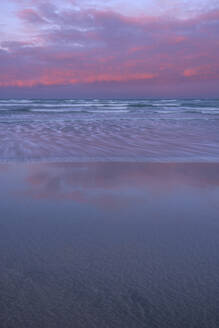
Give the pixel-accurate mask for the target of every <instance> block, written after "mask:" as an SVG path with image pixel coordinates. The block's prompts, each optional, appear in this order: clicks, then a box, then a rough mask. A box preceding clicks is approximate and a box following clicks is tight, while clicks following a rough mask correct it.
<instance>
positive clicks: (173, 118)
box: [0, 99, 219, 162]
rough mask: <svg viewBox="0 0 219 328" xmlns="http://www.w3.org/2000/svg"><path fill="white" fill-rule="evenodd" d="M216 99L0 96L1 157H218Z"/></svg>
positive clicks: (158, 159) (163, 159) (170, 159)
mask: <svg viewBox="0 0 219 328" xmlns="http://www.w3.org/2000/svg"><path fill="white" fill-rule="evenodd" d="M218 131H219V100H209V99H193V100H183V99H171V100H170V99H159V100H157V99H147V100H128V99H127V100H98V99H96V100H95V99H94V100H70V99H66V100H27V99H25V100H16V99H9V100H0V140H1V143H0V161H1V162H7V161H9V162H10V161H15V162H17V161H50V162H63V161H66V162H69V161H70V162H72V161H73V162H75V161H78V162H80V161H84V162H87V161H120V162H121V161H128V162H130V161H139V162H141V161H144V162H145V161H147V162H152V161H153V162H218V161H219V132H218Z"/></svg>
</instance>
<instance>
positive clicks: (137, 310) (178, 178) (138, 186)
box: [0, 163, 219, 328]
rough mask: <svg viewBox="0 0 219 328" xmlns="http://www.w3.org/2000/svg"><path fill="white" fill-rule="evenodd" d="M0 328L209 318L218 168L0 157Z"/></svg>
mask: <svg viewBox="0 0 219 328" xmlns="http://www.w3.org/2000/svg"><path fill="white" fill-rule="evenodd" d="M0 181H1V185H0V212H1V215H0V264H1V265H0V291H1V292H0V323H1V327H3V328H4V327H7V328H9V327H10V328H15V327H16V328H25V327H27V328H29V327H34V328H35V327H36V328H38V327H74V328H77V327H79V328H81V327H83V328H92V327H101V328H104V327H107V328H109V327H110V328H111V327H112V328H115V327H120V328H123V327H124V328H129V327H130V328H135V327H139V328H141V327H142V328H146V327H150V328H153V327H157V328H170V327H176V328H177V327H180V328H181V327H186V328H188V327H192V328H193V327H194V328H195V327H197V328H206V327H207V328H213V327H215V328H216V327H218V326H219V313H218V309H219V274H218V272H219V255H218V249H219V164H216V163H212V164H210V163H209V164H207V163H206V164H205V163H200V164H199V163H196V164H195V163H193V164H192V163H190V164H189V163H187V164H180V163H165V164H158V163H147V164H146V163H145V164H143V163H82V164H80V163H78V164H77V163H74V164H72V163H64V164H61V163H59V164H52V163H50V164H46V163H45V164H40V163H39V164H1V165H0Z"/></svg>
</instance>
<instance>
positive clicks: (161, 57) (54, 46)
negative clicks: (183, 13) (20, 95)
mask: <svg viewBox="0 0 219 328" xmlns="http://www.w3.org/2000/svg"><path fill="white" fill-rule="evenodd" d="M29 4H30V2H29ZM17 17H18V18H19V20H20V21H21V23H22V26H23V29H24V30H25V35H26V39H25V40H24V41H22V42H20V41H19V42H15V41H14V42H3V43H2V44H1V49H0V69H1V75H0V86H1V87H9V86H11V87H12V86H17V87H34V86H40V85H42V86H52V85H57V86H58V85H60V86H61V85H77V84H88V85H89V84H90V85H91V84H106V83H114V84H118V83H119V84H127V83H129V84H130V83H133V84H136V83H140V84H141V85H142V84H145V85H146V86H147V85H150V86H151V85H152V86H154V87H156V86H162V85H167V84H168V85H170V87H171V85H174V84H176V83H178V84H180V83H188V82H189V81H193V82H194V81H197V82H200V81H202V82H203V81H207V82H208V81H218V80H219V62H218V58H219V41H218V33H219V19H218V18H219V10H217V9H215V10H212V11H209V12H205V13H201V14H200V15H197V16H193V17H190V18H186V19H181V18H171V17H169V16H162V17H159V18H158V17H156V16H141V17H139V16H127V15H126V16H124V15H122V14H120V13H118V12H115V11H112V10H97V9H80V8H78V7H77V5H76V4H75V5H73V6H72V7H71V8H62V9H60V7H58V6H56V5H55V4H51V3H49V2H48V3H47V2H45V1H37V0H35V1H32V2H31V6H30V7H29V8H25V9H22V10H20V11H19V12H18V13H17Z"/></svg>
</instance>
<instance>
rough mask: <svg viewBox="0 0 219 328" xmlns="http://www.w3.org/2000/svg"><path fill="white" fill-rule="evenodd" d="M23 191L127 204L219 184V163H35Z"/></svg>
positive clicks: (28, 173) (78, 199) (85, 200)
mask: <svg viewBox="0 0 219 328" xmlns="http://www.w3.org/2000/svg"><path fill="white" fill-rule="evenodd" d="M25 180H26V187H25V190H24V191H23V194H24V195H25V194H26V195H27V196H32V197H33V198H39V199H40V198H42V199H43V198H49V199H60V200H61V199H65V200H74V201H75V202H79V203H86V202H87V203H92V202H93V203H96V204H99V205H102V206H107V205H108V206H109V207H110V206H116V207H117V206H120V207H121V206H123V205H124V206H127V205H128V204H130V202H131V203H132V205H133V202H136V201H139V200H140V199H141V200H142V198H145V195H146V194H147V193H150V195H153V196H154V197H164V196H167V195H168V192H169V193H170V194H174V193H175V192H176V191H177V190H178V191H179V189H185V188H190V189H191V188H200V189H202V190H206V189H208V188H210V189H212V188H213V189H214V188H217V187H219V164H216V163H197V164H194V163H185V164H183V163H165V164H159V163H147V164H146V163H87V164H86V163H80V164H77V163H71V164H66V163H65V164H43V165H42V164H41V165H31V166H29V167H28V170H27V172H26V179H25Z"/></svg>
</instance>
